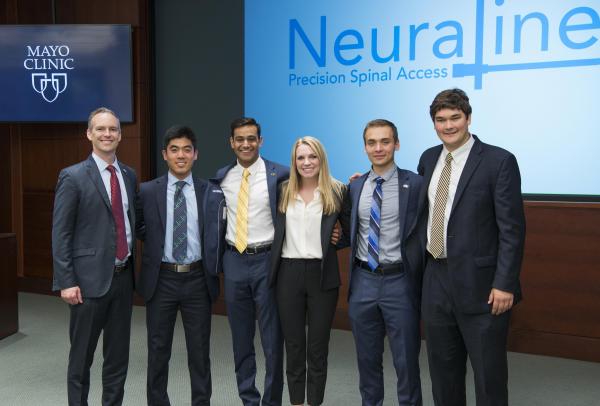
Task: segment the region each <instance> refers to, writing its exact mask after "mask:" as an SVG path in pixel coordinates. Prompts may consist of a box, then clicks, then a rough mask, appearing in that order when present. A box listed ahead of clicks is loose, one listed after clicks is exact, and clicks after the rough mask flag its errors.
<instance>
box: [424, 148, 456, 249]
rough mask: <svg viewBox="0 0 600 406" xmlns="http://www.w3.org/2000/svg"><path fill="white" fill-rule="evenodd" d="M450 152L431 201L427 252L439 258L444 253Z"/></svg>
mask: <svg viewBox="0 0 600 406" xmlns="http://www.w3.org/2000/svg"><path fill="white" fill-rule="evenodd" d="M451 164H452V154H450V152H448V155H446V164H445V165H444V168H443V169H442V173H441V175H440V180H439V181H438V185H437V190H436V192H435V200H434V203H433V216H432V217H431V234H430V239H429V252H430V253H431V255H432V256H433V257H434V258H439V257H440V256H442V254H443V253H444V245H445V243H444V218H445V213H446V203H447V202H448V190H449V189H450V174H451V171H452V166H451Z"/></svg>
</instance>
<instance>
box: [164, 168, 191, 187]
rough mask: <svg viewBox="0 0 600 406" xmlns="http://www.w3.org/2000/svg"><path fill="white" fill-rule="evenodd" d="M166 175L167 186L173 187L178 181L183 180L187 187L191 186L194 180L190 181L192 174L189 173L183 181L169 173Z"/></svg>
mask: <svg viewBox="0 0 600 406" xmlns="http://www.w3.org/2000/svg"><path fill="white" fill-rule="evenodd" d="M167 173H168V175H167V182H168V185H169V186H173V185H175V184H176V183H177V182H179V181H180V180H183V181H184V182H185V183H187V185H188V186H192V185H193V184H194V180H193V179H192V174H191V173H190V174H189V175H188V176H186V177H185V179H178V178H177V177H176V176H175V175H173V174H172V173H171V172H170V171H169V172H167Z"/></svg>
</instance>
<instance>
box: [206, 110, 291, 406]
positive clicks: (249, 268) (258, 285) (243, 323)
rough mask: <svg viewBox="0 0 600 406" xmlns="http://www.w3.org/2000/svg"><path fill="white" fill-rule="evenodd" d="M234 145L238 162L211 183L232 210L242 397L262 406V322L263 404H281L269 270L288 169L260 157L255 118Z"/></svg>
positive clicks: (231, 289) (239, 127) (233, 298)
mask: <svg viewBox="0 0 600 406" xmlns="http://www.w3.org/2000/svg"><path fill="white" fill-rule="evenodd" d="M229 142H230V145H231V149H232V150H233V152H234V153H235V155H236V157H237V162H235V163H234V164H231V165H228V166H226V167H224V168H221V169H219V170H218V171H217V174H216V176H215V179H213V180H212V181H213V182H215V183H216V184H218V185H219V186H220V187H221V189H222V190H223V193H224V197H225V201H226V206H227V209H226V216H227V230H226V232H225V239H224V241H223V242H222V244H221V247H222V248H223V249H224V251H225V252H224V254H223V257H222V259H223V270H224V289H225V304H226V305H227V317H228V319H229V325H230V327H231V335H232V339H233V357H234V362H235V374H236V379H237V385H238V393H239V396H240V398H241V399H242V403H243V404H244V405H245V406H259V405H261V395H260V393H259V391H258V389H257V388H256V385H255V377H256V360H255V356H254V354H255V352H254V334H255V330H256V322H255V320H256V319H258V325H259V329H260V337H261V342H262V347H263V351H264V354H265V369H266V371H265V383H264V393H263V396H262V405H263V406H270V405H281V397H282V392H283V341H282V333H281V326H280V324H279V315H278V313H277V306H276V301H275V292H274V289H272V288H271V287H269V267H270V260H271V243H272V242H273V234H274V229H273V224H274V222H275V218H276V210H277V208H276V206H277V200H278V196H277V195H278V192H279V184H280V183H281V182H282V181H284V180H286V179H287V178H288V176H289V169H288V168H287V167H285V166H282V165H279V164H276V163H274V162H270V161H268V160H266V159H263V158H261V157H260V156H259V150H260V146H261V145H262V143H263V138H262V137H261V134H260V125H259V124H258V123H257V122H256V120H254V119H253V118H246V117H244V118H240V119H236V120H234V121H233V122H232V123H231V135H230V139H229Z"/></svg>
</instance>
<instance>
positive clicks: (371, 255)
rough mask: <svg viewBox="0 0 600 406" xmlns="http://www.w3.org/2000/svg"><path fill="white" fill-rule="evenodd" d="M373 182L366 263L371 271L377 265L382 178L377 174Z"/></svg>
mask: <svg viewBox="0 0 600 406" xmlns="http://www.w3.org/2000/svg"><path fill="white" fill-rule="evenodd" d="M375 182H376V183H377V184H376V186H375V189H373V199H372V200H371V217H370V219H369V238H368V244H367V245H368V247H367V249H368V253H367V264H368V265H369V268H371V270H372V271H374V270H375V269H377V267H378V266H379V230H380V226H381V201H382V198H383V191H382V190H381V184H382V183H383V178H381V177H380V176H378V177H376V178H375Z"/></svg>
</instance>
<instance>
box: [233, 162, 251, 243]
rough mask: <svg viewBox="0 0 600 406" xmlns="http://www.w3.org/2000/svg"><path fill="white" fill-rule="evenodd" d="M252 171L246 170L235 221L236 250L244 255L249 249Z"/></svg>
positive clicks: (241, 184)
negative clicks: (250, 180) (249, 202)
mask: <svg viewBox="0 0 600 406" xmlns="http://www.w3.org/2000/svg"><path fill="white" fill-rule="evenodd" d="M249 177H250V171H249V170H248V169H244V172H243V173H242V182H241V183H240V192H239V193H238V201H237V209H236V219H235V248H237V250H238V251H239V252H240V253H242V252H244V250H245V249H246V247H248V200H249V197H250V193H249V191H250V183H249V182H248V178H249Z"/></svg>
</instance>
